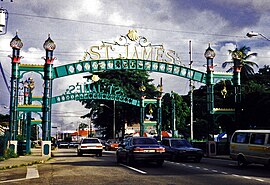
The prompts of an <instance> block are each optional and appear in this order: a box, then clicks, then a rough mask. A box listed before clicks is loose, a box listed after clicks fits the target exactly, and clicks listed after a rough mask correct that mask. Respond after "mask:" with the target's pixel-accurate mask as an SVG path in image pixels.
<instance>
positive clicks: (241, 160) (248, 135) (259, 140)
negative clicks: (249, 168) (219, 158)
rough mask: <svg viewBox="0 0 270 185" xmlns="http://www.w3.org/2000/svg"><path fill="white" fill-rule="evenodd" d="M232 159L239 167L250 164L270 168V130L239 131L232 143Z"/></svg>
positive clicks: (234, 135) (235, 133) (236, 132)
mask: <svg viewBox="0 0 270 185" xmlns="http://www.w3.org/2000/svg"><path fill="white" fill-rule="evenodd" d="M230 157H231V158H232V159H233V160H236V161H238V166H246V165H248V164H250V163H257V164H264V165H265V166H270V130H237V131H235V132H234V134H233V135H232V138H231V142H230Z"/></svg>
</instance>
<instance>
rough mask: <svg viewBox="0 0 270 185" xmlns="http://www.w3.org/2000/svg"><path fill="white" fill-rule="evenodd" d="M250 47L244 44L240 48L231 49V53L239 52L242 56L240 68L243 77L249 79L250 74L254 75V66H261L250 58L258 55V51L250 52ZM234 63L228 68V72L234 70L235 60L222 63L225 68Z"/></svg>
mask: <svg viewBox="0 0 270 185" xmlns="http://www.w3.org/2000/svg"><path fill="white" fill-rule="evenodd" d="M250 51H251V50H250V47H246V46H243V47H241V48H240V49H237V48H236V49H235V50H229V53H230V54H232V53H234V52H238V54H239V55H240V56H241V59H240V68H241V77H242V79H244V80H245V79H247V78H248V77H249V76H250V75H254V69H253V67H254V66H255V67H257V68H258V67H259V66H258V64H256V63H255V62H253V61H251V60H250V58H251V57H253V56H257V53H249V52H250ZM229 64H232V65H231V66H230V68H229V69H228V70H227V72H232V71H233V68H234V66H233V60H230V61H226V62H224V63H223V64H222V67H223V68H226V67H227V65H229Z"/></svg>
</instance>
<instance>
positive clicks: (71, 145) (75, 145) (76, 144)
mask: <svg viewBox="0 0 270 185" xmlns="http://www.w3.org/2000/svg"><path fill="white" fill-rule="evenodd" d="M79 144H80V143H79V142H70V143H69V147H72V148H77V147H78V146H79Z"/></svg>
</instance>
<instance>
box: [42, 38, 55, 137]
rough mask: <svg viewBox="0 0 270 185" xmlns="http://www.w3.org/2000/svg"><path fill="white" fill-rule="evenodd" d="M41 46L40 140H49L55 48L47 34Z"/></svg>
mask: <svg viewBox="0 0 270 185" xmlns="http://www.w3.org/2000/svg"><path fill="white" fill-rule="evenodd" d="M43 48H44V49H45V50H46V57H45V58H44V60H45V65H44V93H43V106H42V113H43V118H42V140H43V141H50V140H51V98H52V82H53V61H54V59H55V58H54V56H53V51H54V49H55V48H56V45H55V43H54V41H53V40H52V39H51V38H50V34H49V35H48V39H47V40H46V41H45V42H44V44H43Z"/></svg>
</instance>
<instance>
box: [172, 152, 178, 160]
mask: <svg viewBox="0 0 270 185" xmlns="http://www.w3.org/2000/svg"><path fill="white" fill-rule="evenodd" d="M171 161H177V155H176V154H175V153H173V154H172V156H171Z"/></svg>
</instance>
